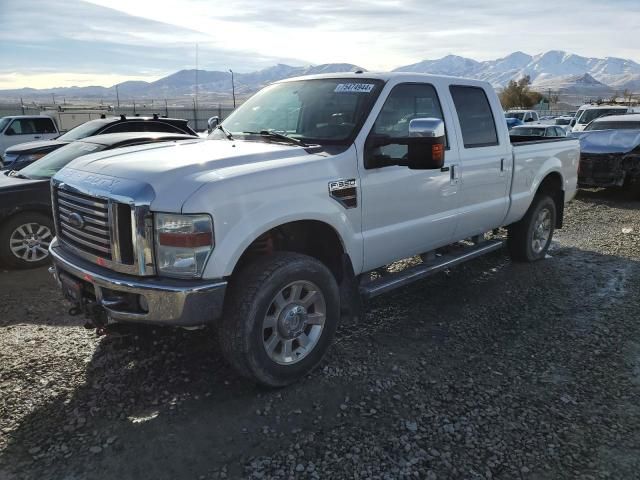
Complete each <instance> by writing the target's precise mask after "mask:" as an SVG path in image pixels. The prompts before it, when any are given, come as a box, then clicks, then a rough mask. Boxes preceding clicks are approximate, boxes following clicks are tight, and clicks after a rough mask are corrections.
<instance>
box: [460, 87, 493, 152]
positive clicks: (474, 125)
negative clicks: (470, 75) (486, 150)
mask: <svg viewBox="0 0 640 480" xmlns="http://www.w3.org/2000/svg"><path fill="white" fill-rule="evenodd" d="M449 90H450V91H451V96H452V97H453V103H454V104H455V106H456V112H457V115H458V121H459V122H460V129H461V130H462V141H463V142H464V148H477V147H489V146H492V145H498V132H497V131H496V122H495V120H494V118H493V112H492V111H491V106H490V105H489V99H488V98H487V95H486V94H485V92H484V90H483V89H482V88H479V87H467V86H461V85H452V86H451V87H449Z"/></svg>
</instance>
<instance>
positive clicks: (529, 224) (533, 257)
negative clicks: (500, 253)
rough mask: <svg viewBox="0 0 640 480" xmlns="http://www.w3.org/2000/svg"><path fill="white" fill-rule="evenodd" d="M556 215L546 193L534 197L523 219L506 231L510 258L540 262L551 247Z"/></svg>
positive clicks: (553, 203)
mask: <svg viewBox="0 0 640 480" xmlns="http://www.w3.org/2000/svg"><path fill="white" fill-rule="evenodd" d="M556 215H557V212H556V204H555V202H554V201H553V198H551V196H550V195H548V194H546V193H541V194H538V195H536V196H535V197H534V199H533V203H532V204H531V206H530V207H529V210H527V213H526V214H525V216H524V218H523V219H522V220H520V221H519V222H517V223H514V224H513V225H511V226H510V227H509V229H508V232H509V235H508V237H507V245H508V247H509V254H510V255H511V258H512V259H513V260H515V261H518V262H537V261H538V260H542V259H543V258H544V257H545V255H546V254H547V251H548V250H549V245H551V239H552V238H553V232H554V230H555V225H556ZM541 225H542V226H541Z"/></svg>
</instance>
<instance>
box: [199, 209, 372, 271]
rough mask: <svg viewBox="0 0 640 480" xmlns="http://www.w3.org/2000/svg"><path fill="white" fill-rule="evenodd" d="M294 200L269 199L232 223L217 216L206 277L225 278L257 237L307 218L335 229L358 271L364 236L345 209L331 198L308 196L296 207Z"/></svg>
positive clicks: (360, 263)
mask: <svg viewBox="0 0 640 480" xmlns="http://www.w3.org/2000/svg"><path fill="white" fill-rule="evenodd" d="M292 206H293V203H292V202H291V201H290V200H289V201H286V202H269V203H264V204H262V205H260V206H259V207H258V208H255V209H252V210H251V211H248V212H246V213H245V214H244V215H242V217H241V220H242V221H236V222H233V223H231V222H229V221H228V220H229V219H228V218H227V219H222V218H220V216H219V215H214V217H215V218H214V229H215V236H216V242H217V243H216V245H215V248H214V251H213V254H212V255H211V257H210V259H209V262H208V263H207V266H206V269H205V272H204V277H205V278H222V277H227V276H229V275H231V274H232V273H233V270H234V268H235V266H236V264H237V262H238V260H239V259H240V257H241V256H242V254H243V253H244V251H245V250H246V249H247V247H249V245H251V243H253V241H254V240H255V239H257V238H258V237H260V235H262V234H264V233H265V232H267V231H269V230H271V229H273V228H275V227H278V226H280V225H284V224H286V223H290V222H295V221H304V220H315V221H318V222H323V223H325V224H327V225H329V226H330V227H331V228H333V229H334V230H335V231H336V232H337V234H338V237H339V238H340V241H341V242H342V245H343V247H344V249H345V252H346V253H347V254H348V255H349V256H350V258H351V260H352V262H353V267H354V270H356V271H359V270H360V269H361V268H362V236H361V234H360V233H358V231H357V230H356V229H355V228H354V225H352V224H351V222H350V221H349V218H348V216H347V215H345V214H344V211H342V212H341V211H340V210H344V209H343V208H342V207H341V206H340V205H339V204H338V203H337V202H334V201H333V200H331V199H328V198H327V200H320V199H309V198H305V203H304V204H303V205H298V207H299V208H295V209H292Z"/></svg>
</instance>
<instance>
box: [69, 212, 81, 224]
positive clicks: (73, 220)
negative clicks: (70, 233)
mask: <svg viewBox="0 0 640 480" xmlns="http://www.w3.org/2000/svg"><path fill="white" fill-rule="evenodd" d="M69 224H70V225H72V226H74V227H76V228H82V227H84V218H82V215H80V214H79V213H75V212H74V213H72V214H70V215H69Z"/></svg>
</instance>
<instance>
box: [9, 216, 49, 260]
mask: <svg viewBox="0 0 640 480" xmlns="http://www.w3.org/2000/svg"><path fill="white" fill-rule="evenodd" d="M53 231H54V229H53V221H52V220H51V218H50V217H48V216H47V215H44V214H42V213H39V212H24V213H19V214H17V215H15V216H14V217H12V218H10V219H9V220H8V221H7V222H6V223H5V224H4V225H3V226H2V228H0V261H1V262H2V263H3V264H4V265H6V266H8V267H11V268H34V267H40V266H42V265H46V264H47V263H49V244H50V243H51V240H53V236H54V234H53Z"/></svg>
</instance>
